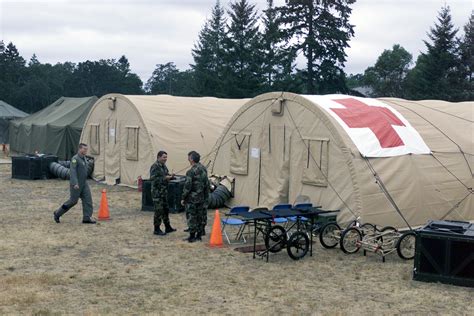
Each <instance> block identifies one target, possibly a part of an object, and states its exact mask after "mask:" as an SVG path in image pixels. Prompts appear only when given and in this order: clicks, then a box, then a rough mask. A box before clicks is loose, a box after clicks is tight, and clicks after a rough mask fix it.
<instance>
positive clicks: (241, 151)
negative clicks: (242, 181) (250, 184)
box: [230, 132, 250, 175]
mask: <svg viewBox="0 0 474 316" xmlns="http://www.w3.org/2000/svg"><path fill="white" fill-rule="evenodd" d="M231 137H232V139H231V141H230V172H231V173H234V174H241V175H247V174H248V165H249V145H250V133H236V132H232V136H231Z"/></svg>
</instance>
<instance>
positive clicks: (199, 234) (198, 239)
mask: <svg viewBox="0 0 474 316" xmlns="http://www.w3.org/2000/svg"><path fill="white" fill-rule="evenodd" d="M194 241H202V239H201V232H199V233H197V234H196V238H195V240H194Z"/></svg>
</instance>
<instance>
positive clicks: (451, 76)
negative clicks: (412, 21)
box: [407, 6, 461, 101]
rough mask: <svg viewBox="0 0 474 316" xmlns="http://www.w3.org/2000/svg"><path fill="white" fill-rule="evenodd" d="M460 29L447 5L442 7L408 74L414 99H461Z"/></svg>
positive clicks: (411, 96) (408, 88) (410, 92)
mask: <svg viewBox="0 0 474 316" xmlns="http://www.w3.org/2000/svg"><path fill="white" fill-rule="evenodd" d="M457 31H458V30H457V29H455V28H454V25H453V23H452V20H451V12H450V8H449V7H448V6H446V7H443V8H441V11H440V12H439V15H438V22H437V23H435V26H434V27H432V28H431V29H430V32H429V33H428V38H429V39H430V41H431V42H429V41H424V43H425V46H426V48H427V52H426V53H422V54H421V55H420V56H419V57H418V59H417V62H416V66H415V68H413V69H412V70H411V71H410V73H409V74H408V77H407V90H408V92H409V98H411V99H438V100H447V101H457V100H459V95H460V92H459V89H460V84H461V76H460V72H459V68H460V61H459V58H458V57H457V56H458V46H457V43H456V38H455V37H456V33H457Z"/></svg>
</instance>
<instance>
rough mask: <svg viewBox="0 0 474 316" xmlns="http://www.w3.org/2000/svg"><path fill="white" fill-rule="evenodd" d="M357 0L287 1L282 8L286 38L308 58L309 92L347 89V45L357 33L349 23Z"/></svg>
mask: <svg viewBox="0 0 474 316" xmlns="http://www.w3.org/2000/svg"><path fill="white" fill-rule="evenodd" d="M354 2H355V0H286V6H283V7H280V8H279V10H280V12H281V14H282V21H283V23H284V25H285V33H286V41H287V42H288V43H290V45H291V46H292V47H293V48H294V49H295V50H296V51H302V52H303V54H304V56H305V57H306V71H305V72H304V75H305V80H306V91H305V92H306V93H309V94H314V93H331V92H333V93H334V92H347V87H346V85H345V73H344V70H343V67H344V62H345V61H346V54H345V52H344V50H345V48H347V47H349V40H350V38H351V37H352V36H353V35H354V30H353V25H351V24H350V23H349V17H350V14H351V12H352V9H351V7H350V5H351V4H353V3H354Z"/></svg>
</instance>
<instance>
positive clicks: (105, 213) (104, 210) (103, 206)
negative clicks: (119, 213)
mask: <svg viewBox="0 0 474 316" xmlns="http://www.w3.org/2000/svg"><path fill="white" fill-rule="evenodd" d="M98 219H99V221H106V220H108V219H110V215H109V204H108V203H107V192H106V191H105V189H103V190H102V198H101V199H100V207H99V218H98Z"/></svg>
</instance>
